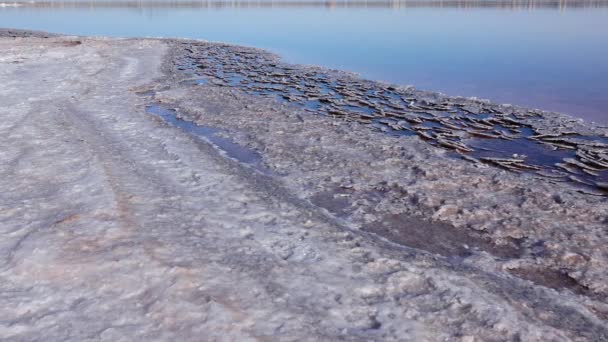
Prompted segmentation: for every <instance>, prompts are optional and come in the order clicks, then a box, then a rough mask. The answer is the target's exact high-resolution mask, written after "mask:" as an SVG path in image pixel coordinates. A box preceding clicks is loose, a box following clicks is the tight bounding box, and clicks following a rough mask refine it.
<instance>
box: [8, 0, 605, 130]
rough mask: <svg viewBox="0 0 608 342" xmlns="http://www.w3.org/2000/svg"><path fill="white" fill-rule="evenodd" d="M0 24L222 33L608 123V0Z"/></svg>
mask: <svg viewBox="0 0 608 342" xmlns="http://www.w3.org/2000/svg"><path fill="white" fill-rule="evenodd" d="M0 26H3V27H15V28H28V29H39V30H48V31H53V32H63V33H71V34H86V35H108V36H163V37H191V38H202V39H208V40H214V41H226V42H230V43H236V44H244V45H249V46H257V47H262V48H266V49H270V50H271V51H274V52H277V53H279V54H281V55H282V56H283V57H285V58H286V59H287V60H288V61H290V62H295V63H305V64H319V65H323V66H328V67H332V68H339V69H346V70H352V71H356V72H360V73H362V74H363V75H364V76H365V77H368V78H372V79H379V80H385V81H389V82H394V83H399V84H412V85H415V86H416V87H417V88H420V89H429V90H437V91H442V92H445V93H447V94H450V95H465V96H478V97H484V98H491V99H493V100H495V101H498V102H501V103H505V102H506V103H513V104H518V105H525V106H531V107H535V108H542V109H548V110H556V111H561V112H565V113H570V114H572V115H575V116H578V117H582V118H585V119H587V120H593V121H598V122H602V123H608V109H607V108H608V96H606V94H607V93H608V81H607V80H608V59H606V58H605V56H606V55H608V1H576V2H572V1H555V2H553V1H550V2H538V1H532V2H531V1H515V2H512V1H499V2H497V1H464V2H462V1H442V2H436V1H423V2H415V1H414V2H412V1H408V2H378V1H375V2H362V1H350V2H315V1H307V2H295V1H291V2H269V1H261V2H260V1H256V2H234V1H233V2H207V1H196V2H189V1H188V2H186V1H173V2H163V1H140V2H127V1H104V2H100V1H91V2H52V3H37V4H29V5H27V6H22V7H0Z"/></svg>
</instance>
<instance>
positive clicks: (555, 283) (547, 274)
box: [508, 267, 590, 295]
mask: <svg viewBox="0 0 608 342" xmlns="http://www.w3.org/2000/svg"><path fill="white" fill-rule="evenodd" d="M508 271H509V273H511V274H512V275H514V276H516V277H518V278H521V279H525V280H528V281H531V282H533V283H534V284H536V285H540V286H544V287H548V288H552V289H555V290H558V291H559V290H570V291H572V292H574V293H576V294H580V295H589V294H590V290H589V289H588V288H587V287H585V286H584V285H582V284H580V283H579V282H577V281H576V279H574V278H572V277H570V276H569V275H568V274H567V273H566V272H564V271H561V270H555V269H550V268H541V267H522V268H513V269H509V270H508Z"/></svg>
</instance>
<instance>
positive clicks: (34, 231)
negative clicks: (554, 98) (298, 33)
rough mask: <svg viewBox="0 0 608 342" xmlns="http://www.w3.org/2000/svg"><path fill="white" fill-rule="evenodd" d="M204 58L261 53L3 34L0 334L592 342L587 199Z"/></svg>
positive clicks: (591, 214)
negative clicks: (275, 88) (301, 100)
mask: <svg viewBox="0 0 608 342" xmlns="http://www.w3.org/2000/svg"><path fill="white" fill-rule="evenodd" d="M210 49H211V50H210ZM210 51H211V52H213V53H215V54H217V53H221V54H224V53H226V54H228V55H227V56H228V57H225V58H232V60H236V61H237V63H236V64H235V65H236V67H237V68H238V67H244V65H246V63H245V62H242V59H241V57H243V56H245V55H248V56H249V55H251V56H254V57H255V58H262V59H264V58H266V59H265V60H267V61H269V62H268V63H272V65H273V67H276V66H277V65H278V64H277V63H280V61H276V60H275V59H273V58H274V57H272V56H271V55H269V54H267V53H266V52H264V51H261V50H256V49H249V48H241V47H234V46H229V45H223V44H215V43H206V42H194V41H187V40H170V39H165V40H163V39H109V38H88V37H68V36H60V35H53V34H47V33H35V32H27V31H16V30H0V115H1V117H2V119H3V120H2V121H1V122H0V141H1V142H0V146H2V149H0V165H1V166H2V167H0V189H1V191H0V339H2V340H10V341H13V340H14V341H23V340H27V341H36V340H44V341H55V340H74V341H86V340H112V341H119V340H184V341H191V340H192V341H195V340H196V341H198V340H239V341H241V340H289V341H291V340H298V341H299V340H331V341H334V340H366V341H368V340H399V341H520V340H521V341H570V340H573V341H605V340H608V300H607V295H608V285H606V284H608V272H606V265H608V253H607V251H608V247H606V246H608V230H607V227H608V205H607V200H606V197H605V196H602V195H601V193H599V192H598V190H597V189H589V188H584V189H583V188H581V187H580V186H579V185H580V184H577V183H576V182H556V181H552V178H551V177H545V176H540V175H538V174H534V173H530V172H523V173H516V172H513V171H514V170H511V171H509V169H508V168H507V169H505V168H504V167H503V168H500V167H496V166H500V165H491V163H479V162H471V161H470V160H465V159H462V158H458V155H456V157H455V156H454V153H455V152H454V151H453V150H452V149H450V148H445V147H446V146H443V147H442V146H439V145H437V146H433V144H431V143H429V141H425V140H424V139H422V138H423V137H424V136H421V135H402V136H398V137H397V136H394V135H390V134H387V132H386V130H384V129H379V128H378V127H377V125H376V126H375V125H373V124H371V121H370V122H367V121H366V119H364V120H360V118H357V119H356V120H355V119H352V120H351V119H350V118H349V117H346V118H345V117H344V116H343V115H340V116H339V117H338V116H336V115H316V114H318V113H315V109H312V110H311V108H306V107H298V106H295V105H294V104H293V103H289V102H284V101H278V100H277V99H276V98H275V97H272V96H271V97H264V96H259V95H257V94H256V93H255V91H249V90H247V89H244V88H242V87H238V86H231V85H230V84H229V83H226V82H225V80H222V79H221V77H216V76H213V75H218V74H217V72H215V71H213V72H209V73H208V74H207V75H206V76H207V78H206V80H205V81H202V75H198V74H197V72H196V71H192V70H190V69H187V68H184V64H183V61H184V58H185V57H188V56H190V57H191V58H195V59H197V60H198V62H197V63H199V64H196V65H195V67H194V68H193V70H194V69H196V70H202V71H205V70H208V69H209V68H210V67H211V66H207V65H205V64H204V63H205V60H206V58H207V57H205V56H209V54H210V53H211V52H210ZM222 56H223V55H222ZM230 56H237V57H234V58H233V57H230ZM190 57H188V58H190ZM222 58H224V57H222ZM226 65H228V63H226ZM225 68H226V67H225ZM288 69H289V70H290V71H289V72H288V73H289V75H292V76H293V75H298V76H297V77H307V76H306V75H307V73H309V72H311V70H313V69H314V72H315V76H314V77H316V79H319V75H326V79H328V80H330V81H329V83H328V84H334V83H335V82H333V83H332V81H331V80H334V79H340V80H343V79H348V80H349V82H351V83H350V84H356V83H357V82H360V81H358V79H357V77H356V76H353V75H347V74H345V73H341V72H338V71H329V70H324V69H320V68H312V67H303V66H289V67H288ZM224 72H226V69H225V70H224ZM247 72H253V70H248V71H247ZM210 75H211V76H210ZM302 75H304V76H302ZM311 75H312V74H311ZM203 76H204V75H203ZM311 77H312V76H311ZM323 77H325V76H323ZM344 77H346V78H344ZM350 77H352V78H350ZM285 78H286V76H281V79H285ZM361 82H363V81H361ZM338 83H340V82H338ZM376 86H378V87H384V86H382V85H375V83H374V84H372V85H371V86H370V87H372V88H373V87H376ZM341 87H342V86H341ZM343 88H346V89H348V88H349V84H346V83H345V86H344V87H343ZM391 89H392V88H391ZM404 91H409V90H404ZM411 96H413V97H414V100H415V101H419V100H420V98H422V97H424V98H425V101H426V102H425V103H429V101H431V100H429V98H431V97H434V98H437V97H438V96H439V95H436V94H435V95H433V94H426V93H423V92H413V93H412V95H411ZM326 100H327V101H330V102H331V100H328V99H326ZM444 100H445V99H443V98H442V100H441V101H442V102H441V103H448V102H449V103H451V102H450V101H452V100H449V101H448V102H445V101H444ZM458 101H460V100H453V102H454V103H456V102H458ZM462 101H465V102H466V103H465V106H466V107H465V108H472V107H475V106H486V107H488V106H491V104H487V103H485V102H483V101H482V102H479V101H477V100H462ZM295 102H297V101H295ZM442 106H443V105H442ZM486 107H484V108H486ZM488 108H489V107H488ZM492 108H494V107H492ZM500 108H502V107H500ZM500 108H499V107H496V108H494V110H495V111H497V112H500V111H501V110H502V109H500ZM468 110H471V109H468ZM510 111H511V112H509V115H515V116H516V117H518V113H520V112H522V113H523V112H526V111H525V110H523V109H518V108H514V109H510ZM526 113H528V112H526ZM521 120H522V121H525V122H526V124H527V125H530V126H531V127H535V128H536V129H537V130H542V131H543V132H545V135H550V134H549V133H550V132H553V133H555V132H554V131H555V130H552V127H553V126H552V125H555V127H559V129H558V130H561V133H564V130H565V129H566V128H567V130H568V132H567V133H568V134H569V135H572V134H574V133H576V134H578V133H580V134H583V133H584V134H591V133H593V134H594V135H596V136H600V137H601V136H602V134H604V133H605V131H604V128H602V127H591V126H587V125H586V124H584V123H582V122H578V121H576V120H571V119H568V118H566V117H562V116H559V115H553V114H550V113H536V112H534V115H531V114H530V115H528V114H526V115H523V114H522V116H521ZM441 122H443V121H441ZM404 127H405V126H404ZM408 127H409V126H408ZM406 128H407V127H406ZM408 129H409V128H408ZM572 132H574V133H572ZM589 132H591V133H589ZM550 136H554V137H557V136H558V134H553V135H550ZM560 139H562V140H564V139H565V138H560ZM467 141H468V140H467ZM568 141H570V140H567V139H566V142H563V141H561V140H560V143H559V144H567V143H568ZM431 142H432V141H431ZM547 143H550V144H553V140H548V141H547ZM585 146H587V145H585ZM598 146H599V147H598ZM587 147H589V146H587ZM587 147H584V146H583V147H582V148H587ZM591 147H593V148H594V149H595V150H593V151H596V150H597V149H598V148H601V145H600V143H595V142H594V145H593V146H591ZM591 147H589V148H591ZM585 151H588V150H584V153H588V152H585ZM456 152H462V151H456ZM589 153H590V152H589ZM584 155H585V156H587V154H584ZM597 155H598V158H600V159H598V161H597V162H598V163H601V158H602V157H601V156H602V154H601V153H599V152H598V154H597ZM469 159H470V158H469ZM584 160H587V159H586V157H585V158H584ZM592 162H593V160H592V161H590V162H589V163H592ZM581 167H582V168H585V167H584V165H583V166H581ZM588 171H593V170H591V169H588ZM581 177H582V176H581ZM583 182H588V181H587V180H583ZM598 184H601V182H599V181H598ZM583 185H585V184H583ZM592 185H593V184H592Z"/></svg>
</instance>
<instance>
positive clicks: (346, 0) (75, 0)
mask: <svg viewBox="0 0 608 342" xmlns="http://www.w3.org/2000/svg"><path fill="white" fill-rule="evenodd" d="M3 5H4V7H13V6H23V7H32V8H223V7H226V8H239V7H242V8H274V7H276V8H288V7H326V8H395V9H397V8H455V9H467V8H499V9H500V8H502V9H526V10H534V9H552V8H553V9H566V8H573V9H576V8H605V7H608V1H606V0H396V1H386V0H372V1H365V0H339V1H317V0H293V1H288V0H287V1H285V0H282V1H273V0H262V1H248V0H245V1H223V0H210V1H208V0H203V1H193V0H180V1H166V0H151V1H136V0H95V1H86V0H72V1H70V0H68V1H65V0H58V1H15V2H0V6H3Z"/></svg>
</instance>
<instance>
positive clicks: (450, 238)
mask: <svg viewBox="0 0 608 342" xmlns="http://www.w3.org/2000/svg"><path fill="white" fill-rule="evenodd" d="M362 229H363V230H365V231H368V232H372V233H375V234H378V235H380V236H382V237H384V238H386V239H388V240H390V241H392V242H395V243H398V244H400V245H404V246H408V247H412V248H417V249H422V250H425V251H428V252H431V253H434V254H439V255H442V256H445V257H467V256H470V255H472V254H474V253H475V252H479V251H484V252H487V253H489V254H492V255H494V256H496V257H500V258H518V257H521V255H522V250H521V248H520V247H519V246H516V245H514V244H513V245H504V246H499V245H496V244H494V243H492V242H491V241H490V239H489V238H485V237H482V236H479V235H474V234H473V233H471V232H468V231H466V230H464V229H458V228H456V227H454V226H452V225H449V224H447V223H443V222H431V221H428V220H425V219H422V218H420V217H416V216H409V215H405V214H396V215H387V216H385V217H383V218H382V219H381V220H378V221H375V222H372V223H369V224H366V225H364V226H363V227H362Z"/></svg>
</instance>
